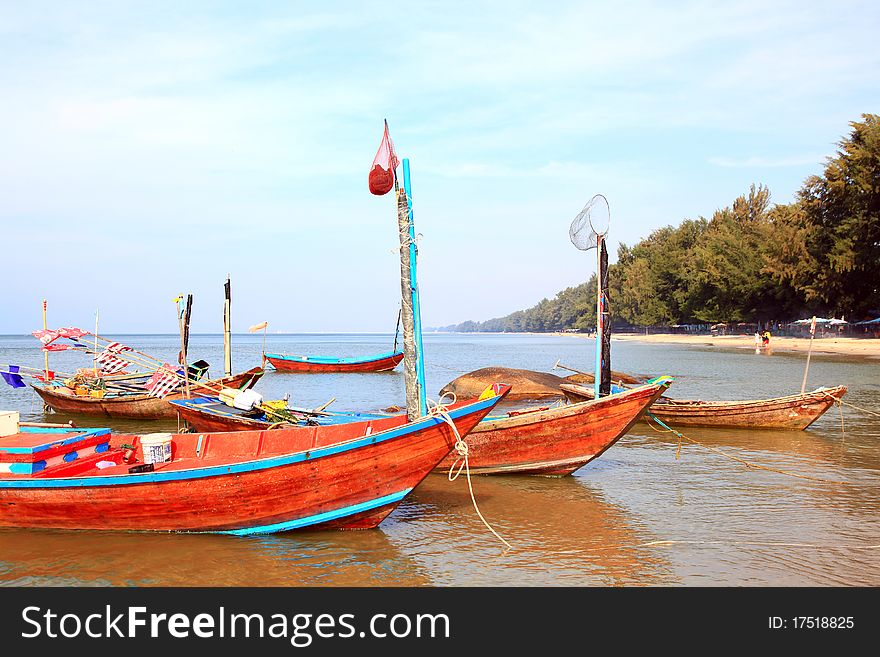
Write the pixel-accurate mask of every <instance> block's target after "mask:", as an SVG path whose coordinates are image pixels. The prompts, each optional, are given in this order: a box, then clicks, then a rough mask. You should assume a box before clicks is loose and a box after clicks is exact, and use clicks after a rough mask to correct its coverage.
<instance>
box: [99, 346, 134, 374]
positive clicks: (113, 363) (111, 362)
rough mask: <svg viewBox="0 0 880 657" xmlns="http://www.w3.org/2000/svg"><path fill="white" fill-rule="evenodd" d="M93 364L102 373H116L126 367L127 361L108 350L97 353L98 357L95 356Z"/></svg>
mask: <svg viewBox="0 0 880 657" xmlns="http://www.w3.org/2000/svg"><path fill="white" fill-rule="evenodd" d="M95 364H96V365H97V366H98V367H99V368H100V370H101V371H102V372H103V373H104V374H116V373H117V372H121V371H122V370H124V369H125V368H126V367H128V361H125V360H123V359H121V358H119V357H118V356H116V355H114V354H113V352H111V351H109V350H105V351H102V352H101V353H100V354H98V357H97V358H95Z"/></svg>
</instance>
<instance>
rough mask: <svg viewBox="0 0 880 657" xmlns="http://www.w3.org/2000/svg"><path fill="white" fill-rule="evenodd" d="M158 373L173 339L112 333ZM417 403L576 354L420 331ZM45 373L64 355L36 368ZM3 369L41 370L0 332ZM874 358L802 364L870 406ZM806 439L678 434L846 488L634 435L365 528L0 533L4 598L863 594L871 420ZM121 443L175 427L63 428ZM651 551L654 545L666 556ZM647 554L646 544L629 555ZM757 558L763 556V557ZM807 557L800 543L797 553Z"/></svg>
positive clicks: (29, 407) (204, 354)
mask: <svg viewBox="0 0 880 657" xmlns="http://www.w3.org/2000/svg"><path fill="white" fill-rule="evenodd" d="M119 339H120V340H121V341H122V342H123V343H126V344H130V345H132V346H136V347H139V348H141V349H143V350H144V351H146V352H148V353H155V354H156V355H158V356H160V357H162V358H164V359H166V360H169V361H172V360H173V359H174V358H175V357H176V354H177V349H178V344H177V343H178V339H177V338H175V336H120V337H119ZM261 340H262V336H238V335H236V336H234V338H233V344H234V350H233V369H235V370H236V371H240V370H244V369H247V368H249V367H252V366H254V365H255V364H257V363H259V360H260V351H261ZM391 341H393V335H389V336H376V335H372V336H364V335H360V336H358V335H332V336H331V335H327V336H317V335H310V336H296V335H270V336H269V337H268V349H269V350H271V351H282V352H284V351H287V352H290V353H322V354H328V355H338V356H345V355H355V354H359V353H360V354H363V353H375V352H378V351H383V350H385V348H386V347H388V346H389V345H390V344H391ZM425 341H426V342H425V349H426V358H427V361H428V366H427V373H428V389H429V390H434V391H436V390H439V389H440V388H441V387H442V386H443V385H444V384H445V383H446V382H448V381H449V380H450V379H453V378H455V377H456V376H458V375H459V374H462V373H464V372H467V371H471V370H474V369H478V368H480V367H487V366H490V365H505V366H509V367H519V368H526V369H534V370H541V371H549V370H550V368H551V367H552V366H553V363H555V362H556V361H557V359H561V360H562V361H563V362H565V363H567V364H569V365H571V366H573V367H581V368H583V369H590V368H591V361H592V342H590V341H589V340H583V339H581V338H576V337H553V336H521V335H503V336H491V335H436V334H427V335H426V336H425ZM190 344H191V346H192V352H193V353H194V354H198V357H200V358H205V359H206V360H208V361H209V362H211V363H212V364H214V365H219V364H220V363H222V353H223V347H222V338H221V337H220V336H205V335H194V336H192V338H191V343H190ZM613 349H614V367H615V369H617V370H621V371H626V372H633V373H642V374H670V375H672V376H674V377H675V378H676V380H675V383H674V384H673V387H672V395H673V396H675V397H680V398H690V399H745V398H751V399H754V398H766V397H774V396H779V395H784V394H790V393H792V392H796V391H797V390H799V389H800V383H801V380H802V377H803V367H804V357H803V356H802V355H790V354H784V353H781V352H779V353H773V354H764V353H762V354H761V355H760V356H756V355H755V354H754V353H752V350H751V349H746V350H736V349H730V350H719V349H717V348H705V347H679V346H673V345H657V344H639V343H634V342H622V343H620V342H615V343H614V347H613ZM51 358H52V360H51V366H52V367H53V368H54V369H58V370H67V371H70V370H71V369H75V367H77V366H82V364H83V363H82V359H81V358H80V355H78V354H75V353H72V352H60V353H59V354H52V356H51ZM0 363H12V364H20V365H28V366H33V367H42V354H41V353H40V351H39V350H38V349H37V348H36V341H35V340H33V339H32V338H30V337H22V336H18V337H16V336H4V337H0ZM878 371H880V363H877V362H871V361H854V360H852V359H842V358H828V357H825V356H822V355H817V354H815V353H814V355H813V360H812V364H811V366H810V380H809V382H808V387H809V388H813V387H817V386H819V385H836V384H840V383H842V384H846V385H847V386H849V392H848V393H847V395H846V397H844V399H845V400H847V401H849V402H851V403H852V404H855V405H857V406H859V407H861V408H865V409H873V410H875V411H878V410H880V384H878V381H880V377H878ZM257 390H258V391H259V392H261V393H262V394H263V396H264V398H267V399H273V398H280V397H282V396H284V394H285V393H290V395H291V403H293V404H295V405H298V406H317V405H319V404H322V403H324V402H326V401H327V400H328V399H330V398H331V397H336V398H337V401H336V402H334V404H333V408H334V409H338V410H369V409H377V408H383V407H387V406H390V405H392V404H397V405H401V404H402V403H403V401H404V400H403V376H402V374H401V373H400V372H399V371H398V372H393V373H390V374H384V375H373V374H369V375H289V374H279V373H277V372H272V371H269V372H268V373H267V374H266V376H265V377H264V378H263V379H262V380H261V381H260V382H259V384H258V386H257ZM0 410H18V411H20V412H21V413H22V415H23V419H30V420H36V421H58V420H61V419H67V418H66V417H65V418H61V417H59V416H56V415H54V414H48V415H46V414H44V413H43V412H42V403H41V402H40V400H39V398H37V397H36V395H35V394H34V393H33V392H32V391H30V389H19V390H13V389H11V388H8V387H2V388H0ZM843 413H844V424H845V432H844V433H842V432H841V423H840V415H839V409H838V408H832V409H830V410H829V411H828V412H827V413H826V414H825V415H824V416H823V417H822V418H820V419H819V421H817V422H816V423H815V424H814V425H813V426H812V427H810V428H809V429H807V430H806V431H767V430H760V431H749V430H740V431H735V430H717V429H703V428H690V429H688V430H686V431H685V433H686V434H687V435H688V436H689V437H691V438H693V439H695V440H697V441H699V442H701V443H703V444H705V445H706V446H709V447H712V448H715V449H720V450H723V451H725V452H728V453H730V454H732V455H735V456H737V457H740V458H743V459H745V460H747V461H750V462H753V463H759V464H762V465H765V466H768V467H771V468H775V469H781V470H787V471H792V472H796V473H802V474H806V475H810V476H813V477H819V478H824V479H831V480H844V481H848V482H852V485H849V486H834V485H830V484H825V483H822V482H817V481H810V480H805V479H798V478H795V477H789V476H785V475H782V474H778V473H774V472H768V471H762V470H757V469H749V468H746V467H745V466H743V465H742V464H741V463H737V462H734V461H732V460H730V459H727V458H724V457H723V456H720V455H718V454H715V453H712V452H710V451H707V450H704V449H702V448H700V447H697V446H693V445H688V444H687V443H685V444H684V446H683V448H682V453H681V458H680V459H676V458H675V452H676V448H677V441H676V440H675V438H674V437H672V436H670V435H669V434H661V433H658V432H656V431H654V430H652V429H651V428H650V427H648V426H647V425H645V424H641V423H640V424H637V425H636V426H635V427H634V428H633V429H632V430H631V432H630V433H629V434H628V435H627V436H625V437H624V438H623V439H622V440H621V441H620V442H618V443H617V444H616V445H615V446H614V447H612V448H611V449H610V450H608V452H606V453H605V454H603V455H602V457H601V458H599V459H597V460H595V461H593V462H592V463H590V464H588V465H587V466H586V467H584V468H582V469H581V470H579V471H578V472H577V473H575V476H574V477H571V478H566V479H545V478H540V477H474V479H473V485H474V491H475V493H476V497H477V502H478V503H479V505H480V510H481V511H482V512H483V514H484V515H485V516H486V518H487V520H489V522H490V523H491V524H492V526H493V527H494V528H495V529H496V530H497V531H498V532H499V533H500V534H501V535H502V536H504V537H505V538H506V539H507V540H508V541H510V543H511V544H513V546H514V549H513V550H510V551H508V552H504V547H503V545H501V544H500V543H499V542H498V540H497V539H496V538H495V537H494V536H492V534H491V533H490V532H489V530H488V529H486V527H485V526H484V525H483V524H482V523H481V522H480V520H479V518H478V517H477V515H476V513H475V512H474V510H473V507H472V504H471V500H470V495H469V493H468V489H467V482H466V481H465V479H464V477H463V476H462V478H460V479H459V480H458V481H455V482H451V483H450V482H448V481H447V480H446V477H444V476H442V475H431V476H429V477H428V478H427V479H426V480H425V481H424V482H422V484H420V485H419V487H418V488H417V489H416V491H415V492H414V493H413V495H411V496H410V497H409V498H408V499H407V500H405V501H404V503H403V504H402V505H401V506H400V507H399V508H398V510H397V511H395V512H394V513H393V514H392V515H391V516H390V517H389V518H388V519H387V520H386V521H385V522H383V523H382V525H381V526H380V528H379V529H378V530H372V531H365V532H306V533H289V534H281V535H276V536H266V537H252V538H239V537H231V536H212V535H170V534H134V533H131V534H116V533H87V532H60V531H19V530H0V584H6V585H10V584H12V585H98V586H100V585H112V586H124V585H138V586H141V585H171V586H198V585H232V586H238V585H254V586H269V585H272V586H275V585H278V586H288V585H292V586H322V585H327V586H337V585H349V586H382V585H387V586H430V585H434V586H446V585H456V586H457V585H469V584H470V585H490V586H494V585H539V586H544V585H557V584H558V585H589V586H597V585H598V586H601V585H613V586H617V585H624V586H628V585H658V584H673V585H725V586H727V585H735V586H741V585H778V586H804V585H831V586H841V585H846V586H850V585H862V586H865V585H867V586H880V550H878V549H876V548H874V549H866V548H870V546H877V545H880V495H878V493H880V486H878V482H880V450H878V444H880V418H878V417H876V416H872V415H870V414H867V413H863V412H860V411H858V410H856V409H853V408H850V407H847V406H844V407H843ZM75 421H77V423H79V424H81V425H83V426H109V427H111V428H113V429H114V430H116V431H118V432H144V431H161V430H166V431H167V430H174V429H175V428H176V423H175V422H174V421H171V422H139V421H128V422H126V421H122V420H113V421H110V420H101V419H92V418H87V417H86V418H75ZM663 541H667V542H666V543H664V542H663ZM646 544H652V545H646ZM771 544H772V545H771ZM798 545H800V546H802V545H808V546H814V547H797V546H798Z"/></svg>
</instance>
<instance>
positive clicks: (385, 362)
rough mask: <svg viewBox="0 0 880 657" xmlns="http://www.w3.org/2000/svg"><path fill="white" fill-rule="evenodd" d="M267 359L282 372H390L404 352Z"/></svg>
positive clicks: (398, 362) (272, 356) (275, 356)
mask: <svg viewBox="0 0 880 657" xmlns="http://www.w3.org/2000/svg"><path fill="white" fill-rule="evenodd" d="M265 358H266V360H267V361H269V363H271V364H272V366H273V367H274V368H275V369H276V370H278V371H280V372H303V373H324V372H326V373H329V372H389V371H391V370H393V369H394V368H395V367H397V366H398V365H399V364H400V361H402V360H403V352H402V351H389V352H388V353H385V354H376V355H374V356H364V357H354V358H335V357H333V356H288V355H286V354H266V355H265Z"/></svg>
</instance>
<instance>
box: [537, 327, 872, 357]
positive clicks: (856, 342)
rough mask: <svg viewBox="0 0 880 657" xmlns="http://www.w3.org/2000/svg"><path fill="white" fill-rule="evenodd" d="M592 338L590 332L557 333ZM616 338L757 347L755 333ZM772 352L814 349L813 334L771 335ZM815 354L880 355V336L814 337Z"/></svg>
mask: <svg viewBox="0 0 880 657" xmlns="http://www.w3.org/2000/svg"><path fill="white" fill-rule="evenodd" d="M554 335H565V336H571V337H577V338H585V339H589V340H592V339H593V338H592V336H590V335H587V334H586V333H555V334H554ZM611 339H612V341H619V342H642V343H646V344H681V345H694V346H700V347H719V348H723V349H750V350H752V351H754V350H755V338H754V336H753V335H682V334H677V333H653V334H650V335H638V334H634V333H620V334H612V336H611ZM769 349H770V351H771V352H796V353H801V352H802V353H807V351H809V349H810V340H809V338H792V337H787V336H771V337H770V346H769ZM813 354H819V355H834V356H851V357H852V356H854V357H859V358H866V359H880V339H877V338H843V337H833V338H816V339H814V340H813Z"/></svg>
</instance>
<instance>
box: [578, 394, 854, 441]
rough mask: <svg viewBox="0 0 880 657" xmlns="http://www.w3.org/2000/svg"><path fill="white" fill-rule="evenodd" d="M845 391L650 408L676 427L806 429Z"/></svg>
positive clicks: (665, 402)
mask: <svg viewBox="0 0 880 657" xmlns="http://www.w3.org/2000/svg"><path fill="white" fill-rule="evenodd" d="M563 389H564V390H565V391H566V393H571V394H576V387H575V386H563ZM845 393H846V386H837V387H834V388H819V389H817V390H814V391H812V392H808V393H804V394H803V395H788V396H786V397H776V398H773V399H750V400H743V401H720V402H713V401H701V400H695V399H675V400H673V399H665V398H664V399H659V400H658V401H656V402H654V404H652V405H651V408H650V409H648V410H649V412H650V413H651V414H652V415H654V416H656V417H657V418H659V419H660V420H662V421H663V422H665V423H667V424H669V425H671V426H673V427H676V426H684V427H721V428H724V427H729V428H734V429H758V428H761V429H794V430H803V429H806V428H807V427H809V426H810V425H811V424H813V422H815V421H816V420H818V419H819V418H820V417H821V416H822V414H823V413H825V411H827V410H828V409H829V408H831V406H833V405H834V403H835V402H836V401H837V400H838V399H840V398H841V397H843V395H844V394H845ZM646 419H647V420H648V421H649V420H650V418H647V417H646Z"/></svg>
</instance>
